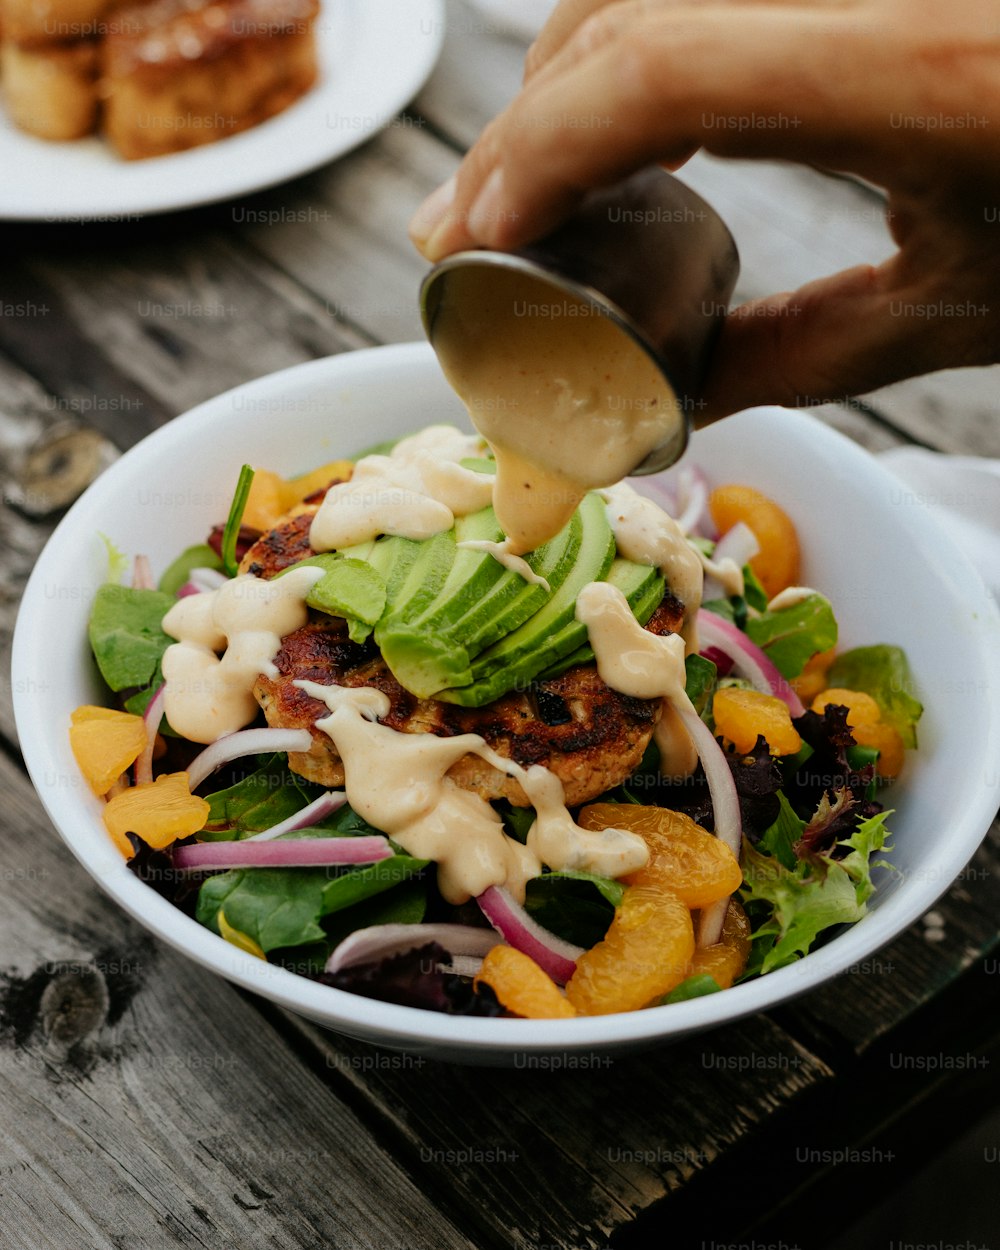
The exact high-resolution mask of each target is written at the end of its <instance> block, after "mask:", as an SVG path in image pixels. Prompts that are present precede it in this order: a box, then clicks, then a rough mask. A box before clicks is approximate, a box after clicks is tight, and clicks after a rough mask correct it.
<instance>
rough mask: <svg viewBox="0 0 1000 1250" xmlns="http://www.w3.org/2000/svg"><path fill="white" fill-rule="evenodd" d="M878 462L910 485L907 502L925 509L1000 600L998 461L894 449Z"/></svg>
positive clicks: (900, 448) (999, 480)
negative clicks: (910, 495)
mask: <svg viewBox="0 0 1000 1250" xmlns="http://www.w3.org/2000/svg"><path fill="white" fill-rule="evenodd" d="M879 459H880V460H881V461H882V463H883V464H884V465H885V466H886V468H887V469H889V470H891V472H892V473H894V474H895V475H896V477H898V478H899V479H900V480H901V481H902V482H903V483H904V484H905V486H906V487H907V489H908V491H909V493H910V494H912V498H909V497H908V498H907V500H906V502H907V503H910V504H914V505H916V506H919V507H923V508H927V510H928V511H929V512H931V513H932V514H933V515H934V517H936V518H937V520H938V522H939V523H940V524H941V525H942V526H943V527H944V528H945V529H946V530H947V531H948V532H949V533H950V534H951V536H952V538H953V539H954V540H955V542H956V543H957V544H958V545H959V547H961V549H962V550H963V551H964V552H965V554H966V555H967V556H968V557H969V559H970V560H971V561H972V563H973V564H974V565H975V566H976V568H977V569H978V570H979V574H980V576H981V577H982V579H983V581H984V582H985V583H986V585H987V586H988V587H989V590H990V593H991V594H992V595H993V597H994V598H996V599H998V600H1000V460H988V459H986V458H985V457H982V458H980V457H977V456H948V455H943V454H942V453H940V452H936V451H927V450H925V449H924V448H923V447H893V448H891V449H890V450H889V451H884V452H882V454H881V455H880V456H879Z"/></svg>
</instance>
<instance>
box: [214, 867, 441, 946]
mask: <svg viewBox="0 0 1000 1250" xmlns="http://www.w3.org/2000/svg"><path fill="white" fill-rule="evenodd" d="M427 863H428V861H427V860H425V859H412V858H411V857H410V856H409V855H396V856H394V857H393V858H392V859H384V860H382V861H380V862H379V863H377V864H371V865H369V866H368V867H367V868H352V869H349V870H348V871H346V872H341V871H340V870H339V869H336V868H329V869H327V868H233V869H230V871H229V872H223V873H220V874H219V875H218V876H213V877H209V878H207V880H205V881H204V882H203V883H202V886H201V889H200V891H199V893H198V906H197V910H196V913H195V915H196V917H197V919H198V920H199V921H200V922H201V924H203V925H206V926H207V927H208V928H209V929H211V930H212V932H213V933H218V932H219V926H218V914H219V909H220V908H224V909H225V914H226V920H227V921H228V922H229V924H230V925H231V926H232V927H233V928H234V929H238V930H239V931H240V932H241V933H245V934H246V935H247V937H249V938H252V939H253V941H255V942H256V943H257V944H258V946H260V947H261V949H262V950H264V951H271V950H275V949H276V948H279V947H286V946H306V945H310V944H312V943H315V942H323V941H326V940H327V935H326V930H325V929H324V928H323V926H322V924H321V921H322V919H323V917H324V916H327V915H330V914H331V913H332V912H338V911H342V910H343V909H344V908H348V907H352V906H353V905H354V904H356V903H361V902H364V901H365V900H366V899H368V898H372V897H373V896H374V895H376V894H380V893H381V892H382V891H384V890H388V889H391V888H392V887H393V886H394V885H397V884H398V883H399V882H400V881H403V880H405V879H406V878H407V877H410V876H412V875H413V874H414V873H416V872H419V871H420V869H421V868H424V867H426V865H427Z"/></svg>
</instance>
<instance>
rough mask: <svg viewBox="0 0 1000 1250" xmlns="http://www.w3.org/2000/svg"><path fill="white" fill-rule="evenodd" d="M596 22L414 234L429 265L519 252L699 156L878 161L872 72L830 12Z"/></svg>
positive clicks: (662, 14)
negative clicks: (693, 153) (653, 172)
mask: <svg viewBox="0 0 1000 1250" xmlns="http://www.w3.org/2000/svg"><path fill="white" fill-rule="evenodd" d="M630 13H632V14H636V13H638V14H640V15H639V16H638V17H632V18H630V17H629V16H628V15H629V14H630ZM594 22H596V26H595V28H594V29H592V31H591V35H590V38H591V42H592V47H591V49H590V50H589V51H587V52H585V53H578V50H577V49H578V45H577V49H575V48H574V45H573V43H572V41H571V43H570V44H569V45H567V46H566V47H564V48H563V50H562V51H561V52H560V53H559V54H558V56H557V58H556V61H560V62H562V61H565V62H568V68H567V69H565V71H562V70H560V71H559V72H555V71H554V70H553V72H547V73H545V74H543V75H539V76H538V77H536V79H535V80H534V81H532V82H531V83H529V85H528V86H527V87H526V88H525V89H524V90H523V91H522V92H521V94H520V95H519V96H518V97H517V99H516V100H515V101H514V102H513V104H512V105H511V106H510V107H509V108H508V109H507V110H506V111H505V112H504V113H503V114H501V116H500V117H499V118H497V119H496V120H495V121H494V122H492V123H491V124H490V126H488V127H487V129H486V130H485V131H484V132H483V135H482V136H481V138H480V139H479V141H478V142H477V143H476V144H475V145H474V147H473V148H472V149H471V151H470V152H469V154H468V156H467V157H466V159H465V161H464V162H463V164H462V167H461V168H460V170H459V175H458V179H457V183H456V187H455V192H454V198H453V200H452V201H451V203H450V205H449V206H448V207H447V208H446V210H445V211H444V212H443V213H442V212H441V209H442V205H441V204H438V206H437V208H438V210H439V211H438V215H437V220H436V222H435V221H433V220H431V221H430V222H428V220H427V219H425V220H424V221H423V222H421V223H420V226H421V229H420V230H415V231H414V234H415V242H416V243H417V245H418V247H420V248H421V250H422V251H423V252H424V254H425V255H426V256H427V257H428V258H429V259H431V260H436V259H439V258H440V257H442V256H444V255H447V254H448V253H449V252H452V251H455V250H457V249H459V248H463V247H469V246H474V245H476V244H479V245H485V246H488V247H497V248H504V249H506V248H512V247H517V246H520V245H521V244H522V243H524V242H527V241H528V240H529V239H532V238H536V237H538V236H539V235H541V234H542V233H544V232H545V231H546V230H548V229H550V228H551V227H552V226H554V225H555V224H556V223H557V222H558V221H559V220H560V219H561V218H562V217H563V216H565V215H566V214H567V213H568V212H569V211H571V209H572V207H573V205H574V203H575V202H576V201H577V199H578V198H579V197H580V195H581V194H582V193H583V192H585V191H586V190H587V189H589V188H591V187H596V186H604V185H608V184H610V183H612V182H614V181H616V180H617V179H619V178H621V177H624V176H626V175H628V174H629V173H631V172H633V171H634V170H636V169H638V168H641V167H642V166H644V165H647V164H651V163H653V162H654V161H662V162H675V161H678V160H681V159H682V158H683V157H684V156H685V155H686V154H687V153H688V152H689V151H690V150H692V149H694V148H697V147H699V146H704V147H705V148H707V149H709V150H710V151H713V152H716V153H719V154H722V155H733V156H766V157H776V158H783V159H793V160H794V159H807V160H811V161H817V160H818V161H825V162H826V163H828V164H830V165H832V166H833V167H835V168H849V169H853V170H854V171H855V172H859V173H866V172H870V171H873V170H874V169H875V167H876V166H877V165H878V163H879V158H880V157H881V155H882V151H881V149H880V147H879V144H878V143H877V141H876V139H877V135H876V134H875V133H873V132H872V130H871V126H870V119H869V117H868V116H867V115H866V111H865V105H866V103H867V101H868V98H869V96H870V93H871V90H872V83H871V78H872V76H871V74H870V73H869V72H868V70H867V69H865V68H864V64H863V63H862V64H860V65H858V66H855V65H854V60H853V58H852V55H851V53H852V43H851V41H852V39H855V38H856V36H854V35H852V33H851V29H850V27H846V28H845V27H841V26H838V22H837V15H836V13H835V12H834V11H833V10H827V9H816V10H815V11H813V10H812V9H810V10H808V11H806V10H803V11H802V12H801V13H800V14H799V16H798V19H797V21H796V22H795V23H790V22H789V21H788V20H787V13H786V12H785V11H784V10H782V9H779V8H777V7H776V6H761V7H756V6H750V5H742V6H740V7H739V8H738V9H735V8H732V7H719V6H712V7H706V8H701V9H699V8H690V7H684V8H674V7H670V6H667V7H662V6H660V7H658V9H657V11H656V12H655V13H652V14H651V13H650V8H649V5H647V4H642V3H638V0H631V3H623V4H615V5H612V6H610V7H608V8H605V9H603V10H602V11H601V12H600V13H599V15H598V17H597V18H596V19H594ZM578 57H579V59H577V58H578ZM555 64H556V62H555V61H554V62H553V66H555ZM790 101H791V102H793V103H789V102H790ZM859 148H860V149H863V153H862V155H863V156H864V157H865V159H866V160H867V165H865V160H861V159H859Z"/></svg>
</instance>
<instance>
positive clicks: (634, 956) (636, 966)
mask: <svg viewBox="0 0 1000 1250" xmlns="http://www.w3.org/2000/svg"><path fill="white" fill-rule="evenodd" d="M693 954H694V928H693V926H692V923H691V913H690V911H688V909H687V908H686V907H685V906H684V904H683V903H682V902H681V900H680V899H679V898H678V897H677V896H676V895H675V894H671V893H670V891H669V890H664V889H660V888H657V887H653V886H648V885H633V886H629V888H628V889H627V890H626V891H625V898H624V899H623V900H622V905H621V906H620V907H619V908H618V910H617V911H616V912H615V918H614V920H612V922H611V927H610V928H609V929H608V932H607V934H606V935H605V937H604V939H603V941H601V942H598V943H597V945H596V946H594V947H593V948H592V949H591V950H589V951H585V952H584V953H583V954H582V955H581V956H580V958H579V959H578V960H577V962H576V972H574V974H573V976H572V977H571V978H570V980H569V984H568V985H567V986H566V997H567V998H568V999H569V1001H570V1002H571V1003H572V1004H573V1006H574V1007H575V1008H576V1010H577V1011H578V1012H579V1013H580V1014H581V1015H588V1016H602V1015H608V1014H610V1013H611V1012H614V1011H638V1010H639V1009H640V1008H642V1007H646V1006H648V1005H649V1004H650V1003H651V1002H653V1001H654V1000H655V999H658V998H661V997H662V996H663V995H664V994H669V993H670V991H671V990H672V989H674V987H675V986H677V985H680V983H681V981H683V980H684V978H685V977H686V976H687V974H688V965H689V964H690V962H691V956H692V955H693Z"/></svg>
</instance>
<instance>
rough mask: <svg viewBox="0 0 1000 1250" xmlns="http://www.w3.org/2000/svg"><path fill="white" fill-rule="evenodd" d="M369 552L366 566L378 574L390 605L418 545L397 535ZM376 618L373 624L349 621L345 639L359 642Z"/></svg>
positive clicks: (362, 640) (350, 619) (391, 536)
mask: <svg viewBox="0 0 1000 1250" xmlns="http://www.w3.org/2000/svg"><path fill="white" fill-rule="evenodd" d="M369 546H370V548H371V550H370V553H369V554H368V555H367V557H366V560H367V563H368V564H370V565H371V567H372V568H373V569H374V570H375V572H376V573H378V574H379V575H380V577H381V578H382V580H383V582H384V583H385V603H384V604H383V610H384V608H385V605H387V604H390V603H392V601H393V597H394V596H395V595H396V593H397V592H398V590H399V587H400V586H401V585H402V582H403V579H404V578H405V577H406V575H407V573H408V572H409V571H410V566H411V565H412V564H413V562H414V561H415V560H416V558H417V555H418V553H419V551H420V543H419V542H416V541H415V540H414V539H412V538H400V537H398V536H396V535H389V534H387V535H384V536H383V537H382V538H379V539H377V540H376V541H375V542H373V543H370V544H369ZM378 619H379V618H378V617H376V618H375V620H373V621H370V622H368V621H364V620H359V619H358V618H357V617H353V618H349V619H348V622H347V633H348V637H349V638H350V639H351V641H352V642H357V643H362V642H364V641H365V639H366V638H367V637H368V635H369V634H370V633H371V632H372V630H373V629H374V627H375V624H376V622H377V620H378Z"/></svg>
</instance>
